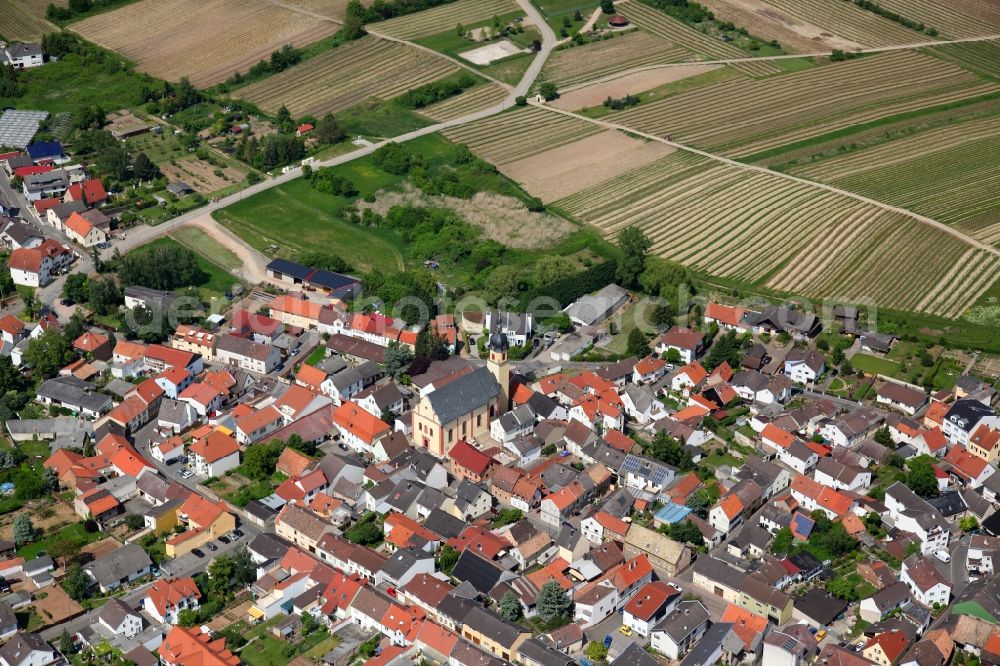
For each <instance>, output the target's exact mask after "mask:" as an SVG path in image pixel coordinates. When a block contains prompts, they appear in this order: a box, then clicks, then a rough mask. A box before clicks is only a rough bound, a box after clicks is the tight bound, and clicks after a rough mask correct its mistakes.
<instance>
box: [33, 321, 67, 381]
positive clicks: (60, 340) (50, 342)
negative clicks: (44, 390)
mask: <svg viewBox="0 0 1000 666" xmlns="http://www.w3.org/2000/svg"><path fill="white" fill-rule="evenodd" d="M24 360H25V362H26V363H27V364H28V365H29V366H31V370H32V372H33V373H37V374H38V376H40V377H51V376H52V375H54V374H55V373H56V372H58V371H59V369H60V368H62V367H63V366H64V365H66V364H67V363H69V362H70V361H72V360H73V349H72V347H71V346H70V343H69V341H68V340H66V336H65V335H64V334H63V333H62V332H61V331H58V330H56V329H55V328H49V329H47V330H46V331H45V332H44V333H42V334H41V335H39V336H38V337H37V338H35V339H34V340H32V341H31V342H29V343H28V348H27V349H26V350H25V352H24Z"/></svg>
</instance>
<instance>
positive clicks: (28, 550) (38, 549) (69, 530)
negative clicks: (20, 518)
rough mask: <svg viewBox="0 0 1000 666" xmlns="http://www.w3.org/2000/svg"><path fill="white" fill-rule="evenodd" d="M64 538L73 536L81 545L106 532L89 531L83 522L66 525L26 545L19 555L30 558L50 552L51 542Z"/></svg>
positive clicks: (99, 537)
mask: <svg viewBox="0 0 1000 666" xmlns="http://www.w3.org/2000/svg"><path fill="white" fill-rule="evenodd" d="M64 538H72V539H75V540H79V541H80V542H81V545H87V544H88V543H94V542H95V541H98V540H99V539H102V538H104V534H103V533H102V532H100V531H99V530H95V531H94V532H88V531H87V530H85V529H83V523H82V522H81V523H74V524H72V525H70V526H68V527H64V528H63V529H61V530H59V531H58V532H55V533H53V534H50V535H48V536H47V537H46V538H44V539H42V540H41V541H36V542H35V543H32V544H28V545H27V546H24V547H23V548H21V549H19V550H18V551H17V556H18V557H23V558H24V559H26V560H30V559H31V558H33V557H36V556H37V555H39V554H40V553H42V552H48V549H49V547H50V545H51V544H53V543H55V542H56V541H58V540H59V539H64Z"/></svg>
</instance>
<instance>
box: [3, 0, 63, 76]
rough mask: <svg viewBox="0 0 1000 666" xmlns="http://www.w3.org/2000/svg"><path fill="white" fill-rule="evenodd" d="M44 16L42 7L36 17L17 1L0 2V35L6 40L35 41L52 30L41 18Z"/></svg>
mask: <svg viewBox="0 0 1000 666" xmlns="http://www.w3.org/2000/svg"><path fill="white" fill-rule="evenodd" d="M44 15H45V9H44V7H43V8H42V13H41V14H40V15H36V14H35V13H33V12H32V11H31V9H30V8H28V7H25V6H24V5H23V4H22V3H20V2H18V1H17V0H0V35H3V36H4V37H6V38H7V39H19V40H25V41H29V40H37V39H39V38H40V37H41V36H42V35H44V34H45V33H46V32H51V31H52V30H53V29H54V28H53V27H52V24H51V23H49V22H48V21H46V20H45V19H44V18H41V17H42V16H44ZM0 67H3V65H0Z"/></svg>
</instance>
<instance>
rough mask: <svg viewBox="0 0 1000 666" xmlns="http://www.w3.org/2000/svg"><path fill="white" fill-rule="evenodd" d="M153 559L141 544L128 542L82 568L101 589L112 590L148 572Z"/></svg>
mask: <svg viewBox="0 0 1000 666" xmlns="http://www.w3.org/2000/svg"><path fill="white" fill-rule="evenodd" d="M151 566H153V561H152V560H151V559H149V555H147V554H146V551H145V550H143V548H142V547H141V546H139V545H138V544H135V543H130V544H127V545H125V546H122V547H121V548H119V549H118V550H116V551H113V552H111V553H109V554H108V555H105V556H104V557H101V558H100V559H97V560H94V561H93V562H90V563H89V564H86V565H84V567H83V570H84V571H86V572H87V573H88V574H90V577H91V578H93V579H94V581H96V582H97V584H98V585H99V586H100V587H101V589H102V590H113V589H115V588H117V587H119V586H120V585H123V584H125V583H127V582H129V581H130V580H134V579H136V578H138V577H140V576H142V575H144V574H146V573H149V569H150V567H151Z"/></svg>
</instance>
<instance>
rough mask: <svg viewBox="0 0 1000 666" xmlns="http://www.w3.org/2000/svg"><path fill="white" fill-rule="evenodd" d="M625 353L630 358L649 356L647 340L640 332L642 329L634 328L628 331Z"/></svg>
mask: <svg viewBox="0 0 1000 666" xmlns="http://www.w3.org/2000/svg"><path fill="white" fill-rule="evenodd" d="M626 353H628V354H629V355H630V356H638V357H639V358H643V357H645V356H648V355H649V338H647V337H646V334H645V333H643V332H642V329H640V328H638V327H636V328H633V329H632V330H631V331H629V333H628V348H627V352H626Z"/></svg>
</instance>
